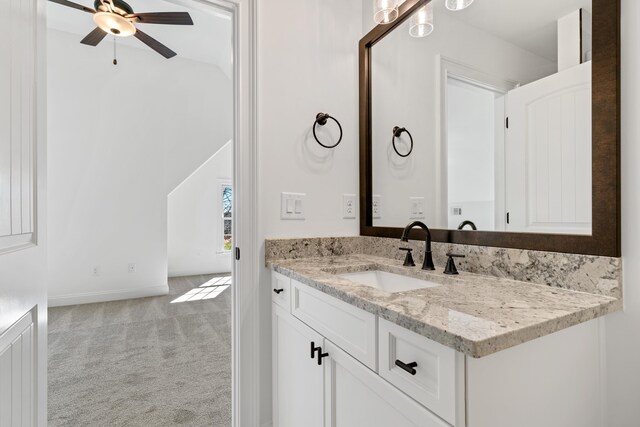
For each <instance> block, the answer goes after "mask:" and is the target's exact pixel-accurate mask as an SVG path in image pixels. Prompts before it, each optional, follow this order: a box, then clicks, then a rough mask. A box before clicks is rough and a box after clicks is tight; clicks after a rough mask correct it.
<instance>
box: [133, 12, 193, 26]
mask: <svg viewBox="0 0 640 427" xmlns="http://www.w3.org/2000/svg"><path fill="white" fill-rule="evenodd" d="M128 17H136V18H138V19H139V20H140V23H141V24H165V25H193V20H192V19H191V15H189V13H188V12H154V13H134V14H133V15H129V16H128Z"/></svg>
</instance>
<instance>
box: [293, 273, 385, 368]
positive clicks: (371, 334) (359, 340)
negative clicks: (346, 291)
mask: <svg viewBox="0 0 640 427" xmlns="http://www.w3.org/2000/svg"><path fill="white" fill-rule="evenodd" d="M291 292H292V300H291V313H292V314H293V315H294V316H296V317H297V318H298V319H300V320H302V321H303V322H304V323H306V324H307V325H309V326H311V327H312V328H313V329H315V330H316V331H318V332H319V333H320V334H321V335H323V336H324V337H325V338H327V339H329V340H331V341H332V342H333V343H334V344H336V345H337V346H338V347H340V348H342V349H343V350H344V351H346V352H347V353H349V354H350V355H351V356H353V357H354V358H356V359H358V360H359V361H360V362H362V363H363V364H365V365H366V366H368V367H369V368H371V369H372V370H374V371H375V370H376V368H377V366H376V365H377V357H376V339H377V335H376V316H374V315H373V314H371V313H368V312H366V311H364V310H361V309H359V308H357V307H354V306H352V305H350V304H347V303H345V302H343V301H340V300H338V299H337V298H334V297H331V296H329V295H326V294H324V293H322V292H320V291H318V290H316V289H313V288H310V287H309V286H306V285H303V284H302V283H300V282H298V281H296V280H292V281H291Z"/></svg>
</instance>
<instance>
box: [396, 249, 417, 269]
mask: <svg viewBox="0 0 640 427" xmlns="http://www.w3.org/2000/svg"><path fill="white" fill-rule="evenodd" d="M399 249H400V250H401V251H407V256H405V257H404V264H402V265H404V266H405V267H415V266H416V263H415V262H414V261H413V255H411V251H413V249H411V248H399Z"/></svg>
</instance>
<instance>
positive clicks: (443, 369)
mask: <svg viewBox="0 0 640 427" xmlns="http://www.w3.org/2000/svg"><path fill="white" fill-rule="evenodd" d="M378 322H379V324H378V327H379V331H380V336H379V347H380V355H379V356H380V369H379V373H380V376H381V377H383V378H384V379H386V380H387V381H389V382H390V383H391V384H393V385H395V386H396V387H398V388H399V389H400V390H402V391H403V392H405V393H406V394H408V395H409V396H411V397H412V398H414V399H415V400H416V401H418V402H419V403H421V404H422V405H424V406H425V407H427V408H428V409H430V410H431V411H433V412H434V413H436V414H437V415H439V416H440V417H442V419H444V420H445V421H447V422H448V423H450V424H452V425H454V426H457V425H464V422H463V421H464V356H462V355H461V354H458V353H456V351H455V350H453V349H451V348H449V347H446V346H443V345H442V344H439V343H437V342H435V341H432V340H430V339H428V338H425V337H423V336H421V335H418V334H416V333H414V332H411V331H409V330H407V329H405V328H402V327H400V326H398V325H396V324H394V323H391V322H389V321H387V320H384V319H379V320H378ZM396 361H399V363H401V364H405V368H406V369H403V368H402V367H400V366H398V365H397V364H396ZM413 363H415V364H416V365H415V367H414V368H413V369H414V371H413V373H412V372H408V371H407V370H411V366H407V365H409V364H413Z"/></svg>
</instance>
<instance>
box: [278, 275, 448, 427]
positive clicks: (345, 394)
mask: <svg viewBox="0 0 640 427" xmlns="http://www.w3.org/2000/svg"><path fill="white" fill-rule="evenodd" d="M272 284H273V285H274V289H273V303H272V310H273V312H272V313H273V314H272V331H273V341H272V345H273V421H274V426H277V427H303V426H304V427H307V426H308V427H315V426H325V427H359V426H362V427H388V426H394V427H450V424H448V423H446V422H445V421H443V420H442V419H441V418H440V417H438V416H437V415H435V414H434V413H433V412H431V411H429V410H428V409H427V408H426V407H425V406H423V405H421V404H419V403H418V402H416V401H415V400H414V399H412V398H411V397H410V396H408V395H407V394H405V393H404V392H403V391H401V390H400V389H398V388H397V387H396V386H394V385H393V384H392V383H390V382H388V381H387V380H385V379H384V378H382V377H380V376H379V375H378V373H377V342H378V336H377V334H378V331H377V319H376V316H374V315H373V314H371V313H367V312H365V311H363V310H360V309H358V308H356V307H353V306H351V305H349V304H347V303H344V302H343V301H340V300H338V299H336V298H333V297H330V296H328V295H325V294H323V293H322V292H320V291H317V290H315V289H312V288H310V287H308V286H306V285H304V284H302V283H300V282H297V281H295V280H291V279H289V278H287V277H286V276H283V275H281V274H279V273H275V272H274V273H273V280H272ZM281 289H285V290H286V292H287V293H290V296H291V303H290V308H291V310H287V308H286V307H288V306H289V305H287V304H285V303H284V302H283V299H282V294H284V292H285V291H282V292H277V291H279V290H281ZM303 320H304V321H303ZM320 332H322V334H320ZM330 338H331V339H330ZM334 341H335V342H334ZM338 343H339V344H338ZM314 349H317V350H315V351H314ZM453 353H454V352H453V351H452V354H453ZM319 354H322V355H323V357H322V358H321V361H320V363H319V362H318V358H319ZM436 361H437V360H436ZM445 365H446V363H445ZM403 373H404V374H405V375H406V376H411V374H410V373H407V372H404V371H403ZM431 374H432V376H433V375H435V377H436V378H433V377H432V376H431V377H429V375H427V377H428V378H431V381H427V382H430V384H431V385H432V387H435V389H436V393H437V392H438V386H437V384H436V385H435V386H434V385H433V384H434V383H437V382H438V378H437V377H438V371H437V370H435V371H432V372H431ZM420 378H422V377H420ZM444 378H445V379H447V380H448V378H447V377H446V376H444ZM452 388H453V387H452V386H451V387H449V389H452ZM448 397H449V396H447V398H448Z"/></svg>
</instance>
